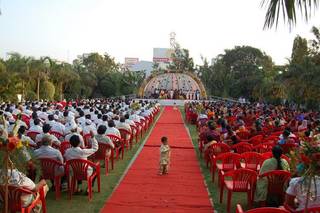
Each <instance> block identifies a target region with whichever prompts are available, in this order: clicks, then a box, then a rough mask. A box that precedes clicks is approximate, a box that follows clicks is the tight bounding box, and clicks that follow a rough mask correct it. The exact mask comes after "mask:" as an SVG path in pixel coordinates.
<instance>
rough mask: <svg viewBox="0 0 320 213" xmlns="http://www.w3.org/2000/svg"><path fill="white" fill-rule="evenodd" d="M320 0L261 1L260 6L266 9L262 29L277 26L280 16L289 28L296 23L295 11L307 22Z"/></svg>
mask: <svg viewBox="0 0 320 213" xmlns="http://www.w3.org/2000/svg"><path fill="white" fill-rule="evenodd" d="M319 2H320V0H262V2H261V5H262V6H266V7H267V13H266V16H265V23H264V29H266V28H271V27H273V26H274V24H275V25H276V27H277V26H278V22H279V17H280V16H281V15H282V16H283V19H284V21H285V22H287V23H288V24H289V27H290V28H291V27H292V26H294V25H295V24H296V22H297V11H300V13H301V15H302V17H304V19H305V20H306V21H308V20H309V19H310V17H311V13H312V10H315V9H317V7H318V5H319Z"/></svg>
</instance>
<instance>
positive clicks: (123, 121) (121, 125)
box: [117, 117, 131, 132]
mask: <svg viewBox="0 0 320 213" xmlns="http://www.w3.org/2000/svg"><path fill="white" fill-rule="evenodd" d="M117 129H125V130H127V131H129V132H131V127H130V124H128V123H126V119H125V117H121V118H120V122H119V124H118V125H117Z"/></svg>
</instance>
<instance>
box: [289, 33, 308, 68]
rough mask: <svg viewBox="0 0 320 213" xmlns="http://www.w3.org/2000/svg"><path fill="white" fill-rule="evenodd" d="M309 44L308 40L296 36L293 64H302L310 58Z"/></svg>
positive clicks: (293, 48) (292, 56) (292, 55)
mask: <svg viewBox="0 0 320 213" xmlns="http://www.w3.org/2000/svg"><path fill="white" fill-rule="evenodd" d="M308 51H309V50H308V42H307V39H305V38H301V37H300V36H296V38H295V39H294V41H293V47H292V54H291V63H293V64H301V63H302V62H303V61H304V58H305V57H307V56H308V54H309V53H308Z"/></svg>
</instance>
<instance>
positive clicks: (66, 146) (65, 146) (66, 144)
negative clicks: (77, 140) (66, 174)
mask: <svg viewBox="0 0 320 213" xmlns="http://www.w3.org/2000/svg"><path fill="white" fill-rule="evenodd" d="M69 148H71V144H70V142H68V141H64V142H62V143H61V144H60V152H61V154H62V156H63V155H64V153H65V152H66V150H67V149H69Z"/></svg>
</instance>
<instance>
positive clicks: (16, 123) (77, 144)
mask: <svg viewBox="0 0 320 213" xmlns="http://www.w3.org/2000/svg"><path fill="white" fill-rule="evenodd" d="M159 109H160V108H159V104H158V103H156V102H150V101H140V102H135V101H134V100H122V99H90V100H81V101H74V102H69V103H61V102H58V103H52V102H45V101H43V102H24V103H19V104H12V103H2V104H0V117H1V118H2V119H0V136H1V137H3V138H8V137H10V136H13V135H15V136H17V137H18V138H19V139H20V140H21V141H22V144H23V145H24V146H23V147H22V153H23V155H24V156H25V160H26V162H27V170H26V171H27V172H26V174H24V173H22V172H21V171H18V170H17V169H14V170H10V171H8V175H9V183H10V184H12V185H15V186H17V187H22V188H25V189H29V190H31V191H37V190H38V188H39V187H42V188H44V191H45V193H46V192H47V191H48V186H47V184H46V181H45V180H41V181H40V182H39V183H38V184H35V183H34V182H35V180H36V177H37V176H39V175H40V174H41V171H37V170H36V169H35V168H36V167H35V166H34V165H35V163H36V162H35V161H36V160H41V159H43V158H45V159H52V160H55V161H57V162H58V164H57V165H59V166H57V167H56V168H55V171H54V173H55V174H54V176H56V177H58V176H59V177H62V178H61V183H58V184H59V186H61V187H62V188H64V187H66V186H67V185H68V184H67V180H69V178H68V176H70V175H71V176H72V171H69V173H68V174H67V173H66V166H65V165H66V162H68V161H70V160H73V159H82V160H94V155H95V153H96V152H97V151H98V150H99V148H100V146H102V145H100V144H107V145H108V149H107V150H106V153H105V155H106V158H110V157H113V156H111V153H113V151H115V150H116V149H117V150H121V149H123V150H121V151H122V152H124V148H125V147H126V148H128V146H129V145H128V144H123V143H124V142H123V141H129V142H130V140H131V142H132V141H133V140H134V139H135V140H136V142H138V141H137V140H138V138H141V136H140V135H142V132H145V131H146V130H147V128H148V127H149V126H150V124H151V122H152V121H153V118H154V116H155V115H156V113H158V112H159ZM122 129H124V130H126V131H127V132H128V134H127V135H122V134H121V133H120V131H121V130H122ZM16 130H17V132H16ZM137 134H139V135H137ZM139 136H140V137H139ZM111 137H115V138H118V139H119V140H112V139H111ZM65 147H66V148H65ZM31 156H34V158H32V157H31ZM106 162H107V161H106ZM90 165H93V164H90ZM105 166H106V168H107V165H105ZM95 170H96V168H95V167H94V166H88V167H87V175H88V177H89V176H90V175H92V174H93V173H94V172H95ZM3 172H5V171H3V170H0V173H1V175H0V177H1V178H0V186H1V184H4V181H5V180H4V178H3V177H4V176H3ZM95 179H96V177H95V178H94V179H93V183H94V182H95ZM81 183H82V181H81V180H79V181H78V182H77V188H76V189H75V190H74V192H75V193H80V192H81V191H82V189H81ZM55 184H56V182H55V180H51V189H52V190H57V189H56V188H55ZM48 185H50V184H48ZM72 193H73V192H72ZM88 193H90V192H89V191H88V190H86V191H85V194H88ZM0 197H1V196H0ZM33 199H36V197H33V196H25V197H23V198H22V200H23V202H22V205H23V207H25V206H28V205H29V204H30V203H31V202H32V200H33ZM2 201H3V199H2V198H1V199H0V204H1V203H2ZM34 211H36V209H34Z"/></svg>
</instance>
